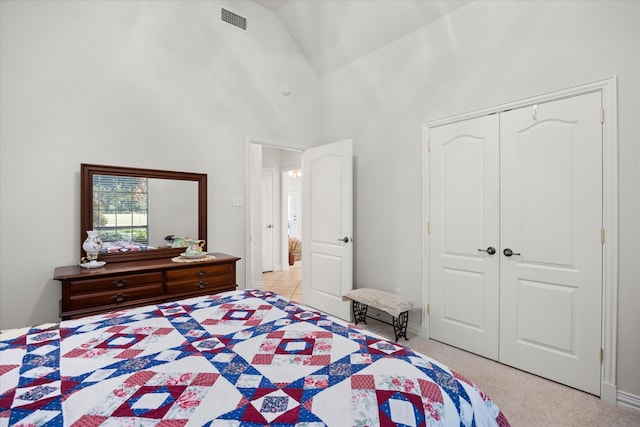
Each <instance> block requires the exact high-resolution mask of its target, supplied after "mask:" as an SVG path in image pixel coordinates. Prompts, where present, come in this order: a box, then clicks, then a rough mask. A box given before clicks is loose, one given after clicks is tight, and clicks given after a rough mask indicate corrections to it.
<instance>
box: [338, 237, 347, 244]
mask: <svg viewBox="0 0 640 427" xmlns="http://www.w3.org/2000/svg"><path fill="white" fill-rule="evenodd" d="M338 242H344V243H349V238H348V237H347V236H344V237H343V238H342V239H338Z"/></svg>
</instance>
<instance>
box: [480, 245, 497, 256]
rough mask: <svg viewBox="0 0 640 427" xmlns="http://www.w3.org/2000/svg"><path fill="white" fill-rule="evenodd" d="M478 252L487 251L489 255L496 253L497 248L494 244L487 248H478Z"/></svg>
mask: <svg viewBox="0 0 640 427" xmlns="http://www.w3.org/2000/svg"><path fill="white" fill-rule="evenodd" d="M478 252H486V253H488V254H489V255H493V254H495V253H496V248H494V247H493V246H489V247H488V248H487V249H478Z"/></svg>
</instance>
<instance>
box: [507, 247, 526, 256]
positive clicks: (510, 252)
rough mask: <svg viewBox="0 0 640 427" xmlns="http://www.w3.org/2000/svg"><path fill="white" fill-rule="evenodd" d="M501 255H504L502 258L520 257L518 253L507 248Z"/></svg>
mask: <svg viewBox="0 0 640 427" xmlns="http://www.w3.org/2000/svg"><path fill="white" fill-rule="evenodd" d="M502 253H503V254H504V256H511V255H516V256H518V255H522V254H521V253H520V252H513V251H512V250H511V249H509V248H507V249H505V250H504V251H502Z"/></svg>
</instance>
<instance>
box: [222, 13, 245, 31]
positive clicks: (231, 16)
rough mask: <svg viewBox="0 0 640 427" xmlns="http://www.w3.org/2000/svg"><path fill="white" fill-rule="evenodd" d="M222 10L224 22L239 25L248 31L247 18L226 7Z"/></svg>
mask: <svg viewBox="0 0 640 427" xmlns="http://www.w3.org/2000/svg"><path fill="white" fill-rule="evenodd" d="M221 12H222V14H221V17H222V20H223V21H224V22H226V23H229V24H231V25H233V26H234V27H238V28H240V29H241V30H243V31H247V18H245V17H244V16H240V15H238V14H237V13H233V12H231V11H230V10H227V9H224V8H222V9H221Z"/></svg>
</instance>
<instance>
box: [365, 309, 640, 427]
mask: <svg viewBox="0 0 640 427" xmlns="http://www.w3.org/2000/svg"><path fill="white" fill-rule="evenodd" d="M367 323H368V324H367V325H362V324H360V325H358V326H364V327H365V329H367V330H370V331H372V332H375V333H377V334H379V335H382V336H383V337H385V338H387V339H390V340H392V341H393V340H394V335H393V328H392V327H391V326H388V325H385V324H384V323H380V322H377V321H375V320H367ZM407 335H408V336H409V341H405V340H404V338H400V344H402V345H405V346H407V347H410V348H411V349H412V350H414V351H417V352H419V353H422V354H425V355H427V356H429V357H431V358H433V359H436V360H438V361H439V362H441V363H443V364H445V365H447V366H448V367H450V368H451V369H453V370H455V371H457V372H459V373H460V374H461V375H463V376H464V377H466V378H468V379H469V380H471V381H473V383H475V384H476V385H477V386H478V387H479V388H481V389H482V390H483V391H484V392H485V393H486V394H487V395H488V396H489V397H490V398H491V399H492V400H493V401H494V402H495V403H496V404H497V405H498V407H499V408H500V409H502V412H504V414H505V415H506V417H507V419H508V420H509V422H510V423H511V425H512V426H513V427H521V426H522V427H538V426H540V427H556V426H562V427H571V426H580V427H585V426H588V427H640V414H637V413H635V412H632V411H629V410H627V409H623V408H618V407H614V406H611V405H608V404H606V403H604V402H603V401H602V400H600V398H598V397H596V396H593V395H590V394H587V393H583V392H581V391H579V390H575V389H573V388H570V387H566V386H564V385H561V384H558V383H555V382H553V381H548V380H545V379H543V378H540V377H537V376H535V375H531V374H528V373H526V372H523V371H520V370H518V369H514V368H511V367H509V366H506V365H502V364H500V363H497V362H494V361H492V360H489V359H485V358H484V357H480V356H477V355H474V354H471V353H468V352H466V351H463V350H460V349H458V348H455V347H451V346H449V345H446V344H443V343H440V342H437V341H433V340H430V339H425V338H423V337H419V336H412V335H411V334H407Z"/></svg>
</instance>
